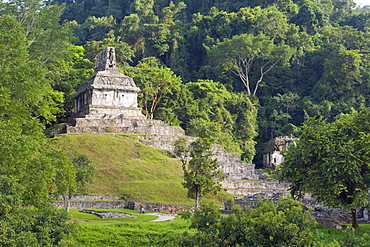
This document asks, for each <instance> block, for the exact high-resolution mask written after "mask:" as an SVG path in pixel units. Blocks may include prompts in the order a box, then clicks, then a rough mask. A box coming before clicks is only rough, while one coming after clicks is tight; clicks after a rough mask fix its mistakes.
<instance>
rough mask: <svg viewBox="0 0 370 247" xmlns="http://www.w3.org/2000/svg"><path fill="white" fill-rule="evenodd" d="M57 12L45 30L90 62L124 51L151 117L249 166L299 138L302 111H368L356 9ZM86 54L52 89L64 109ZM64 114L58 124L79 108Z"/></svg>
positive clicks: (253, 5)
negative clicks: (268, 148) (273, 146)
mask: <svg viewBox="0 0 370 247" xmlns="http://www.w3.org/2000/svg"><path fill="white" fill-rule="evenodd" d="M30 2H32V1H30ZM9 4H19V3H18V2H16V1H9ZM9 4H8V5H9ZM63 4H64V5H63ZM5 5H7V4H5ZM64 7H65V9H64V11H63V8H64ZM7 9H8V10H9V8H7ZM51 9H53V10H54V13H55V17H54V19H53V21H49V22H48V23H50V25H48V26H47V28H53V27H54V28H55V27H56V25H57V24H56V23H55V20H56V19H57V18H58V17H59V16H60V18H61V20H62V21H63V22H60V23H62V24H58V25H59V29H60V32H62V30H65V31H63V32H67V29H68V27H69V28H70V30H73V31H74V34H75V35H76V36H77V37H78V38H79V41H75V44H78V45H81V46H83V47H84V48H85V51H86V57H87V58H88V59H89V60H90V62H91V63H93V62H94V61H93V58H94V55H95V54H96V53H97V52H98V51H99V50H101V49H103V48H104V46H107V45H111V46H115V47H116V50H117V54H118V55H117V58H118V64H119V65H120V66H121V67H122V69H123V71H124V72H125V73H126V72H127V73H128V74H129V75H130V76H132V77H134V79H135V80H136V81H137V83H138V85H139V86H140V87H141V89H142V93H141V96H140V97H141V101H140V106H141V107H143V109H145V113H146V114H147V116H148V117H149V118H156V119H161V120H164V121H165V122H167V123H169V124H172V125H179V126H181V127H183V128H184V129H185V131H186V133H187V134H189V135H202V134H203V135H205V136H206V137H207V138H211V139H213V141H215V142H217V143H219V144H221V145H224V146H225V147H226V150H227V151H230V152H237V153H241V154H242V157H243V159H244V160H245V161H247V162H252V160H253V158H254V162H256V164H257V165H260V164H261V163H262V161H261V158H262V152H263V150H264V147H265V143H266V142H267V141H268V140H269V139H270V138H272V137H276V136H279V135H289V134H294V133H295V131H296V129H297V128H296V126H300V125H301V124H302V122H303V121H304V112H306V113H308V114H309V115H310V116H315V115H319V116H324V117H325V118H327V119H329V121H333V120H334V118H335V116H336V115H338V114H340V113H350V112H351V111H352V110H353V109H355V110H360V109H361V108H363V107H369V100H368V99H369V97H368V96H369V86H368V85H369V78H370V75H369V70H368V68H369V54H370V53H369V50H370V42H369V41H370V39H369V38H370V36H369V27H370V26H369V21H368V18H369V16H370V10H369V8H368V7H367V6H365V7H363V8H361V9H360V8H355V4H354V2H353V1H352V0H327V1H317V0H306V1H295V0H274V1H250V0H243V1H239V0H238V1H229V0H223V1H211V2H210V1H193V0H185V1H179V0H176V1H171V2H170V1H158V0H157V1H154V0H145V1H140V0H131V1H82V0H77V1H64V0H50V1H47V6H45V7H44V8H43V11H45V13H48V11H50V10H51ZM47 30H48V29H46V30H45V31H47ZM67 33H68V32H67ZM45 35H46V33H45ZM58 37H59V36H57V37H55V40H56V41H58V42H59V43H58V42H55V44H56V45H57V44H59V47H60V44H61V43H60V41H61V40H60V39H59V38H58ZM66 37H67V38H66V39H67V40H70V36H69V35H68V36H66ZM56 47H57V46H56ZM69 51H70V53H69V54H70V55H73V54H75V55H76V54H77V53H76V49H69ZM58 54H60V52H59V53H55V60H58V59H59V58H61V56H59V55H58ZM78 54H80V55H79V56H78V59H76V56H75V59H72V60H67V57H68V56H64V57H63V60H59V61H68V68H67V67H64V68H65V69H64V71H61V70H60V68H58V71H60V73H59V75H61V77H60V78H65V79H67V80H64V81H63V82H62V80H57V81H58V84H56V85H61V87H60V86H58V88H57V89H58V90H61V91H63V92H65V93H66V94H65V98H66V100H67V102H70V101H71V95H72V92H73V90H76V86H77V84H78V83H77V82H78V81H82V80H83V79H84V78H86V75H88V73H89V70H88V66H86V65H87V64H88V63H86V62H87V61H86V59H83V55H82V57H81V54H83V53H81V52H80V50H79V52H78ZM57 55H58V57H57ZM53 61H54V60H53ZM48 64H50V66H51V65H52V64H53V63H51V62H50V63H49V62H48ZM64 64H66V63H64ZM48 66H49V65H48ZM90 68H91V67H90ZM77 71H78V72H77ZM68 78H71V80H70V82H69V80H68ZM68 85H69V86H68ZM199 89H200V90H199ZM201 92H204V93H201ZM243 98H246V101H245V102H242V99H243ZM63 108H64V109H65V110H66V112H65V113H64V114H63V115H60V117H59V119H58V121H65V117H66V116H68V115H69V113H68V112H69V111H70V110H71V105H70V104H69V105H67V104H65V105H64V107H63ZM257 113H258V116H257ZM257 125H258V127H257ZM204 126H207V128H206V130H207V131H204V129H205V128H204ZM257 132H258V136H257ZM256 144H257V145H256ZM255 145H256V146H255ZM255 154H257V156H256V157H254V156H255Z"/></svg>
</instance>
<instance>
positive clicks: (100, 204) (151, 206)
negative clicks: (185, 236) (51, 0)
mask: <svg viewBox="0 0 370 247" xmlns="http://www.w3.org/2000/svg"><path fill="white" fill-rule="evenodd" d="M66 203H67V202H64V201H58V202H55V203H54V205H55V206H56V207H58V208H66ZM140 204H143V205H144V209H145V211H152V212H169V211H170V210H171V209H172V210H174V211H175V212H186V211H187V210H189V209H194V206H191V205H181V204H171V203H149V202H132V201H70V204H69V208H74V209H115V208H126V209H131V210H137V211H140Z"/></svg>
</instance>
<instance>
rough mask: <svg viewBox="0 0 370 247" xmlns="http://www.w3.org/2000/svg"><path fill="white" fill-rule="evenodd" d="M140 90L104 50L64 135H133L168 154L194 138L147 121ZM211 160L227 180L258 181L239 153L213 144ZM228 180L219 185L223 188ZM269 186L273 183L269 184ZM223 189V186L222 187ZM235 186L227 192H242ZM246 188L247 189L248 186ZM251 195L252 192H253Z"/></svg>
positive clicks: (110, 52)
mask: <svg viewBox="0 0 370 247" xmlns="http://www.w3.org/2000/svg"><path fill="white" fill-rule="evenodd" d="M138 92H140V89H139V88H138V87H137V86H136V85H135V83H134V81H133V79H132V78H130V77H128V76H126V75H125V74H123V73H121V72H120V71H119V70H118V69H117V68H116V60H115V50H114V48H113V47H108V48H106V49H104V50H103V51H102V52H101V53H99V54H98V55H97V57H96V66H95V75H94V76H93V77H92V78H90V79H89V80H88V81H87V82H85V83H84V84H82V85H81V86H80V88H79V89H78V92H77V94H76V96H75V112H74V118H73V121H72V123H71V124H70V125H68V126H67V129H66V132H67V133H107V132H111V133H130V134H132V133H135V134H138V137H139V138H141V139H142V142H143V143H144V144H146V145H148V146H152V147H156V148H162V149H167V150H170V151H172V150H173V149H174V146H173V143H174V141H176V140H177V139H178V138H180V137H183V138H186V140H187V141H188V142H192V141H194V140H195V139H196V137H190V136H185V132H184V130H183V129H181V128H179V127H173V126H168V125H167V124H165V123H163V122H162V121H160V120H149V119H146V118H145V116H144V115H143V114H142V113H141V109H140V108H139V107H138V104H137V94H138ZM212 152H213V154H214V157H215V158H217V160H218V163H219V164H220V168H219V169H220V170H221V171H223V172H224V173H225V174H226V177H227V179H252V180H256V179H259V174H258V173H256V172H255V166H254V164H248V163H243V162H242V161H241V157H240V155H239V154H234V153H226V152H225V151H224V147H223V146H220V145H213V150H212ZM227 181H228V180H225V181H224V182H223V184H224V188H225V189H227V186H228V185H229V184H234V183H229V182H227ZM271 184H273V183H271ZM225 186H226V187H225ZM242 187H243V185H242V183H241V182H239V183H238V188H240V189H238V190H236V189H235V186H234V185H233V187H232V188H231V190H230V192H235V194H238V195H239V193H240V192H242V191H244V192H245V191H246V190H242ZM246 187H250V185H249V183H248V184H246ZM253 192H254V191H253Z"/></svg>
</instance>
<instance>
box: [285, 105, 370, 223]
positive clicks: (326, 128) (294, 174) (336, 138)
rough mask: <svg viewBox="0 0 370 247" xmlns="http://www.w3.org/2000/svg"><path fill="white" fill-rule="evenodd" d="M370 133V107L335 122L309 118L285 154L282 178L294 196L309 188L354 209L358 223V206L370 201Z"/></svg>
mask: <svg viewBox="0 0 370 247" xmlns="http://www.w3.org/2000/svg"><path fill="white" fill-rule="evenodd" d="M369 133H370V110H369V109H366V110H363V111H361V112H360V113H357V112H354V113H352V114H351V115H345V116H341V117H340V118H339V119H337V120H336V121H335V122H333V123H327V122H325V121H324V120H322V119H309V120H308V121H307V122H305V124H304V125H303V129H302V135H301V136H300V139H299V141H298V142H297V145H292V146H291V147H289V149H288V151H287V153H286V154H285V156H284V162H283V163H282V166H281V179H283V180H284V181H286V182H290V183H291V192H292V194H293V195H294V196H295V197H300V196H302V195H303V193H306V192H307V193H311V194H312V196H313V197H315V198H316V199H317V200H318V201H320V202H324V203H326V204H327V205H329V206H342V207H344V208H347V209H351V211H352V226H353V227H357V222H356V210H355V207H362V206H364V205H365V204H367V203H368V202H367V200H366V197H367V195H368V189H369V184H368V179H369V175H370V169H369V168H370V167H369V164H370V156H369V154H370V148H369V147H370V146H369V142H370V138H369V137H370V135H369Z"/></svg>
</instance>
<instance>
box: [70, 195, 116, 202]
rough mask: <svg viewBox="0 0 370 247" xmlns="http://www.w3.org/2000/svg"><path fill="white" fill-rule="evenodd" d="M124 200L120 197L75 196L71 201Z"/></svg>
mask: <svg viewBox="0 0 370 247" xmlns="http://www.w3.org/2000/svg"><path fill="white" fill-rule="evenodd" d="M118 200H122V197H121V196H119V195H74V196H72V197H71V201H118Z"/></svg>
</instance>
